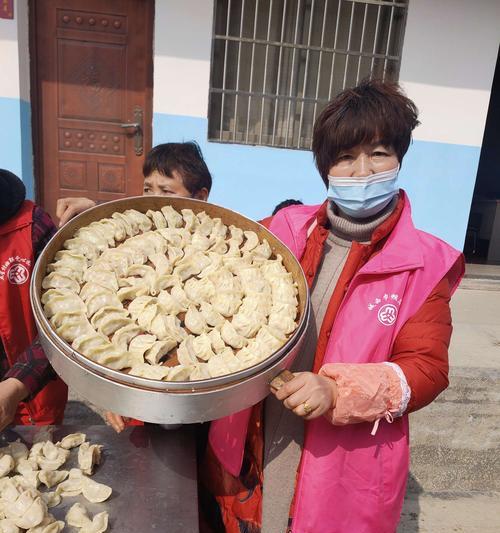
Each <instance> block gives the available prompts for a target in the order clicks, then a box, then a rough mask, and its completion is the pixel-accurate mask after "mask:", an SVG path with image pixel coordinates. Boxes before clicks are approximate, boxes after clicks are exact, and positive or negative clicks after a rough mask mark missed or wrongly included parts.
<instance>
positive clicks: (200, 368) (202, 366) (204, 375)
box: [189, 363, 211, 381]
mask: <svg viewBox="0 0 500 533" xmlns="http://www.w3.org/2000/svg"><path fill="white" fill-rule="evenodd" d="M210 377H211V376H210V371H209V369H208V365H207V363H198V364H196V365H194V368H193V370H192V372H191V374H190V376H189V379H190V380H191V381H197V380H200V379H210Z"/></svg>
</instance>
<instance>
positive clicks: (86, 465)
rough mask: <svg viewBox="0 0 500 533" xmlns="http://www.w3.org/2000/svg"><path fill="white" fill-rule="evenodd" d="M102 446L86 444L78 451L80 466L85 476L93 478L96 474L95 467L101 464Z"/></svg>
mask: <svg viewBox="0 0 500 533" xmlns="http://www.w3.org/2000/svg"><path fill="white" fill-rule="evenodd" d="M101 450H102V446H101V445H100V444H89V443H88V442H84V443H83V444H81V446H80V448H79V449H78V466H79V467H80V469H81V470H82V472H83V473H84V474H87V475H88V476H91V475H92V474H93V472H94V466H95V465H99V464H100V463H101Z"/></svg>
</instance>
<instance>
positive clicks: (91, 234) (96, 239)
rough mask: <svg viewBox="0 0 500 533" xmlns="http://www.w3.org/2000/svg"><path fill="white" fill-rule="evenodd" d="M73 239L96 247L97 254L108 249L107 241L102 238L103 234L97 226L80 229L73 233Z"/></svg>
mask: <svg viewBox="0 0 500 533" xmlns="http://www.w3.org/2000/svg"><path fill="white" fill-rule="evenodd" d="M75 237H76V238H77V239H83V240H84V241H87V242H91V243H92V244H93V245H94V246H96V248H97V249H98V250H99V252H103V251H104V250H106V248H109V242H108V240H107V239H106V237H105V236H104V233H103V232H102V231H100V230H99V229H98V227H97V226H94V227H90V226H85V227H83V228H80V229H78V230H77V231H76V232H75ZM113 244H114V243H113Z"/></svg>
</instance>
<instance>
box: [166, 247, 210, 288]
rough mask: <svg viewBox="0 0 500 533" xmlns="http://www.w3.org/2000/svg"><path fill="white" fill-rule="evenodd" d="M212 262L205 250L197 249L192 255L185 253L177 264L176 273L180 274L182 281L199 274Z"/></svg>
mask: <svg viewBox="0 0 500 533" xmlns="http://www.w3.org/2000/svg"><path fill="white" fill-rule="evenodd" d="M210 263H211V261H210V259H209V258H208V257H206V255H205V254H204V253H203V252H200V251H197V252H194V253H192V254H190V255H185V256H184V257H183V258H182V259H181V260H180V261H179V262H178V263H177V265H176V266H175V268H174V274H177V275H178V276H180V278H181V279H182V281H185V280H186V279H188V278H190V277H191V276H195V275H196V274H199V273H200V272H201V271H202V270H203V269H204V268H205V267H207V266H208V265H209V264H210Z"/></svg>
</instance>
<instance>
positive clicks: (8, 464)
mask: <svg viewBox="0 0 500 533" xmlns="http://www.w3.org/2000/svg"><path fill="white" fill-rule="evenodd" d="M15 466H16V462H15V461H14V459H13V457H12V455H8V454H7V455H3V456H2V457H1V458H0V478H2V477H5V476H6V475H7V474H9V472H11V471H12V470H14V467H15Z"/></svg>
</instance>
